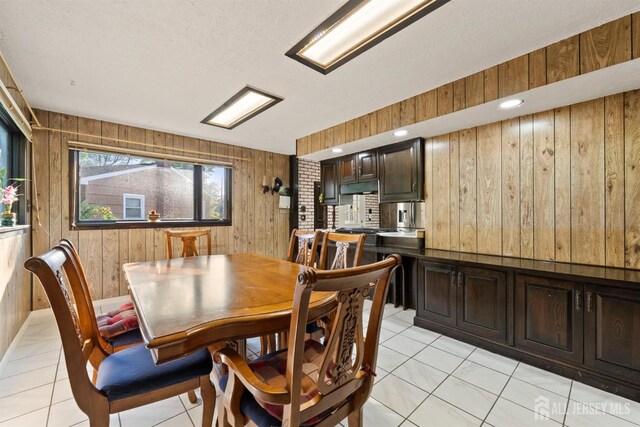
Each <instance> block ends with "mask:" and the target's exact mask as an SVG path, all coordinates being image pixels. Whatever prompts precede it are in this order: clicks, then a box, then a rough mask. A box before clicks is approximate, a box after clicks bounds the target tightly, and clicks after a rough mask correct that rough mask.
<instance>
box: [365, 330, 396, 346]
mask: <svg viewBox="0 0 640 427" xmlns="http://www.w3.org/2000/svg"><path fill="white" fill-rule="evenodd" d="M363 332H366V331H363ZM395 336H396V333H395V332H392V331H390V330H388V329H385V328H380V338H379V339H378V343H379V344H380V343H383V342H386V341H387V340H388V339H390V338H393V337H395ZM365 337H366V335H365Z"/></svg>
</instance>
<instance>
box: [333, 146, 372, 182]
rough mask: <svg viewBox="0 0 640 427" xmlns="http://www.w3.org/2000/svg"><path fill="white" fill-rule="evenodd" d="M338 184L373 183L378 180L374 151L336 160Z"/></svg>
mask: <svg viewBox="0 0 640 427" xmlns="http://www.w3.org/2000/svg"><path fill="white" fill-rule="evenodd" d="M338 171H339V172H340V184H350V183H354V182H366V181H375V180H377V179H378V155H377V152H376V151H375V150H374V151H364V152H362V153H357V154H351V155H349V156H345V157H340V158H339V159H338Z"/></svg>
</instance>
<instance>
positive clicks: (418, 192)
mask: <svg viewBox="0 0 640 427" xmlns="http://www.w3.org/2000/svg"><path fill="white" fill-rule="evenodd" d="M422 150H423V148H422V139H420V138H418V139H416V140H412V141H406V142H402V143H398V144H393V145H389V146H387V147H383V148H381V149H379V150H378V163H379V165H378V166H379V168H380V201H381V202H407V201H412V200H421V199H422V187H423V186H424V182H423V181H424V172H423V170H424V169H423V164H422V163H423V162H422Z"/></svg>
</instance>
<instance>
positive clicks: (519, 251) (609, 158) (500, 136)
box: [425, 90, 640, 269]
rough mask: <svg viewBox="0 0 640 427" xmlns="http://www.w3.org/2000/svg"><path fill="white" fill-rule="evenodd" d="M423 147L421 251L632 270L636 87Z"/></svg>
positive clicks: (637, 254) (639, 186)
mask: <svg viewBox="0 0 640 427" xmlns="http://www.w3.org/2000/svg"><path fill="white" fill-rule="evenodd" d="M425 144H426V165H425V166H426V167H425V175H426V177H425V181H426V182H425V186H426V198H425V201H426V211H427V242H426V246H427V247H429V248H436V249H446V250H455V251H463V252H473V253H483V254H495V255H505V256H515V257H522V258H534V259H540V260H555V261H562V262H574V263H580V264H592V265H606V266H613V267H628V268H634V269H640V90H636V91H631V92H626V93H621V94H616V95H612V96H608V97H606V98H599V99H595V100H592V101H588V102H583V103H580V104H575V105H571V106H567V107H562V108H557V109H555V110H551V111H544V112H541V113H537V114H533V115H526V116H522V117H518V118H515V119H510V120H505V121H502V122H497V123H491V124H488V125H484V126H479V127H475V128H471V129H465V130H461V131H458V132H453V133H450V134H447V135H441V136H437V137H433V138H427V139H426V142H425Z"/></svg>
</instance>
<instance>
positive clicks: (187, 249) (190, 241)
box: [164, 230, 211, 259]
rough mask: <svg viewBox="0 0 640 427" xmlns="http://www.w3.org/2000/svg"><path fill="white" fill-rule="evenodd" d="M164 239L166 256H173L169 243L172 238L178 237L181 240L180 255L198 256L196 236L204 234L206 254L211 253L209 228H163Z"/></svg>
mask: <svg viewBox="0 0 640 427" xmlns="http://www.w3.org/2000/svg"><path fill="white" fill-rule="evenodd" d="M164 233H165V240H166V244H167V258H168V259H171V258H173V245H172V244H171V239H172V238H174V237H175V238H180V239H181V240H182V252H181V255H180V256H181V257H182V258H187V257H192V256H198V255H199V254H198V245H197V244H196V241H197V239H198V237H202V236H205V237H206V238H207V255H211V230H190V231H177V230H165V232H164Z"/></svg>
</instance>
